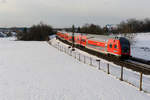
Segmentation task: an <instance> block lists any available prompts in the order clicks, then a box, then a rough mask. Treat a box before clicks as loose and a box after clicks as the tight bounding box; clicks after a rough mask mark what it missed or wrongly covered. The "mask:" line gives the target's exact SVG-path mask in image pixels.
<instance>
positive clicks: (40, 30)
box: [17, 23, 54, 41]
mask: <svg viewBox="0 0 150 100" xmlns="http://www.w3.org/2000/svg"><path fill="white" fill-rule="evenodd" d="M51 34H54V33H53V29H52V27H51V26H49V25H46V24H43V23H40V24H38V25H33V26H32V27H31V28H30V29H29V30H28V31H27V29H24V31H23V32H20V33H19V34H18V36H17V38H18V39H19V40H25V41H46V40H49V37H48V36H49V35H51Z"/></svg>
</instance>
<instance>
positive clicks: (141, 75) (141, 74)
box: [139, 72, 143, 91]
mask: <svg viewBox="0 0 150 100" xmlns="http://www.w3.org/2000/svg"><path fill="white" fill-rule="evenodd" d="M142 78H143V73H142V72H141V73H140V88H139V89H140V91H142Z"/></svg>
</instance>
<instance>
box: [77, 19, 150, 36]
mask: <svg viewBox="0 0 150 100" xmlns="http://www.w3.org/2000/svg"><path fill="white" fill-rule="evenodd" d="M77 32H79V33H89V34H110V33H113V34H117V33H122V34H123V33H140V32H150V19H148V18H146V19H143V20H137V19H128V20H126V21H122V22H120V24H117V25H116V26H115V27H113V26H112V27H107V26H105V27H101V26H100V25H95V24H85V25H83V26H82V27H78V28H77Z"/></svg>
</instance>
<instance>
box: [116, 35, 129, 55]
mask: <svg viewBox="0 0 150 100" xmlns="http://www.w3.org/2000/svg"><path fill="white" fill-rule="evenodd" d="M119 41H120V46H121V56H122V57H130V56H131V54H130V53H131V49H130V42H129V40H127V39H126V38H124V37H120V38H119Z"/></svg>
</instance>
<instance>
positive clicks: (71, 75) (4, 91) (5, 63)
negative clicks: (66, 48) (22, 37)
mask: <svg viewBox="0 0 150 100" xmlns="http://www.w3.org/2000/svg"><path fill="white" fill-rule="evenodd" d="M12 40H13V39H8V38H7V39H0V50H1V52H0V55H1V56H0V100H149V98H150V95H148V94H146V93H144V92H140V91H138V89H137V88H135V87H133V86H131V85H129V84H127V83H125V82H122V81H119V80H117V79H116V78H114V77H113V76H111V75H107V74H106V73H104V72H103V71H101V70H98V69H96V68H95V67H91V66H90V65H87V64H84V63H82V62H79V61H78V60H76V59H74V58H73V57H72V56H68V55H67V54H66V53H64V52H61V51H58V50H57V49H56V48H54V47H52V46H50V45H49V44H48V43H46V42H36V41H32V42H25V41H12ZM54 41H55V40H54Z"/></svg>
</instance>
